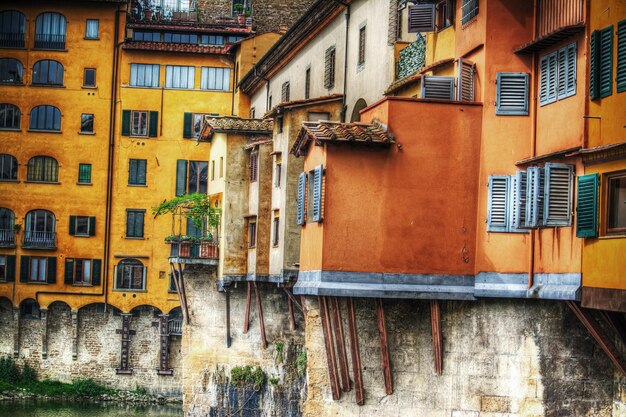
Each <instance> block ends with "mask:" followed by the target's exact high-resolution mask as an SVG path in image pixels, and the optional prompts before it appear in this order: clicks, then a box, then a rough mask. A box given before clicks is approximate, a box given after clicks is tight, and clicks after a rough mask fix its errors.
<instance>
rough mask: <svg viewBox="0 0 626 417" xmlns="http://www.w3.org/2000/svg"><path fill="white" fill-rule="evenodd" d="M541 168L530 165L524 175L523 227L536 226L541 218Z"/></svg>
mask: <svg viewBox="0 0 626 417" xmlns="http://www.w3.org/2000/svg"><path fill="white" fill-rule="evenodd" d="M544 181H545V179H544V172H543V168H540V167H530V168H528V174H527V177H526V218H525V221H524V227H528V228H534V227H538V226H539V224H540V222H541V221H542V220H543V199H544V195H543V190H544Z"/></svg>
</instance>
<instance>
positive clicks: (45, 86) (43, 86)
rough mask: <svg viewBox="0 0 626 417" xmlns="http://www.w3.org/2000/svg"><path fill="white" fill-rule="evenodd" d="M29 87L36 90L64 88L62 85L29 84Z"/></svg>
mask: <svg viewBox="0 0 626 417" xmlns="http://www.w3.org/2000/svg"><path fill="white" fill-rule="evenodd" d="M30 86H31V87H37V88H40V87H41V88H65V86H64V85H62V84H31V85H30Z"/></svg>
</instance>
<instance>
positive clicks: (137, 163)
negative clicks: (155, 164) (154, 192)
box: [128, 159, 148, 185]
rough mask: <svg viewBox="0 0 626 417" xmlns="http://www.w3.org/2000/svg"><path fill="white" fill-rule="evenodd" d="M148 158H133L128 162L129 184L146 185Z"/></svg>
mask: <svg viewBox="0 0 626 417" xmlns="http://www.w3.org/2000/svg"><path fill="white" fill-rule="evenodd" d="M147 162H148V161H147V160H146V159H131V160H129V163H128V185H146V166H147Z"/></svg>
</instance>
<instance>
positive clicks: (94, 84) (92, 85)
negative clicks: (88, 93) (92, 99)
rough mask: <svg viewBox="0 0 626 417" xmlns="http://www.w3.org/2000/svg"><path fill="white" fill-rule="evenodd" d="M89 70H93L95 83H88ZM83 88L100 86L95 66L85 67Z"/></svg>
mask: <svg viewBox="0 0 626 417" xmlns="http://www.w3.org/2000/svg"><path fill="white" fill-rule="evenodd" d="M89 71H93V84H87V73H88V72H89ZM83 88H98V84H97V78H96V69H95V68H85V70H84V71H83Z"/></svg>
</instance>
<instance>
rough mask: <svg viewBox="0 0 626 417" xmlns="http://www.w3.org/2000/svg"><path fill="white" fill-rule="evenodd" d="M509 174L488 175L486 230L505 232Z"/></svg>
mask: <svg viewBox="0 0 626 417" xmlns="http://www.w3.org/2000/svg"><path fill="white" fill-rule="evenodd" d="M508 194H509V176H507V175H490V176H489V196H488V203H487V204H488V206H487V231H488V232H506V231H507V218H508V211H509V210H508V206H507V204H508V202H509V201H508V198H507V197H508Z"/></svg>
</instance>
